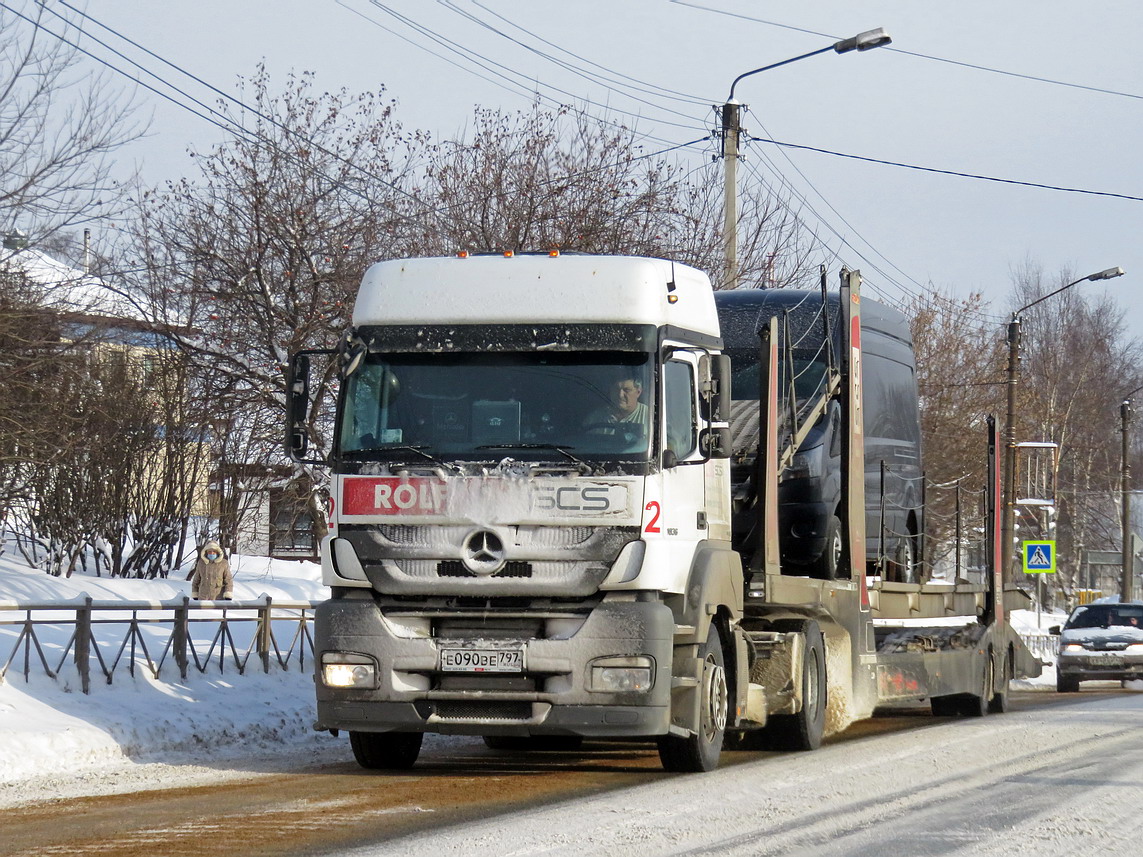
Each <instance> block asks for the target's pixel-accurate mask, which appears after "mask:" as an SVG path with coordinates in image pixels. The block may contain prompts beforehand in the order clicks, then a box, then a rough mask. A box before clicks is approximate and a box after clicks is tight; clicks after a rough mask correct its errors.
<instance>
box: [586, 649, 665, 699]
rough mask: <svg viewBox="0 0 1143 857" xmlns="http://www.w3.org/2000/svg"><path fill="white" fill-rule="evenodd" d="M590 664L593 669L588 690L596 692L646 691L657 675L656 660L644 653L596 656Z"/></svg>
mask: <svg viewBox="0 0 1143 857" xmlns="http://www.w3.org/2000/svg"><path fill="white" fill-rule="evenodd" d="M588 666H589V668H590V671H591V672H590V674H591V682H590V684H589V686H588V690H592V691H595V692H596V693H619V692H621V691H637V692H643V693H645V692H647V691H649V690H650V689H651V685H652V683H653V681H654V677H655V661H654V660H653V659H652V658H649V657H646V656H643V655H639V656H637V657H610V658H596V659H595V660H593V661H592V662H591V663H590V664H589V665H588Z"/></svg>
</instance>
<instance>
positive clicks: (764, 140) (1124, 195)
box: [750, 137, 1143, 202]
mask: <svg viewBox="0 0 1143 857" xmlns="http://www.w3.org/2000/svg"><path fill="white" fill-rule="evenodd" d="M750 140H751V141H752V142H755V143H771V144H773V145H775V146H780V147H782V148H784V149H801V150H802V151H805V152H817V153H818V154H822V155H833V156H834V157H838V158H848V159H850V160H853V161H864V162H866V163H870V164H881V165H883V166H887V167H900V168H902V169H906V170H918V171H920V172H926V173H936V174H938V175H944V176H956V177H958V178H965V179H976V180H978V181H986V182H997V183H999V184H1011V185H1019V186H1021V187H1033V188H1039V189H1041V190H1055V191H1060V192H1061V193H1079V194H1086V195H1088V196H1105V197H1110V198H1112V199H1126V200H1130V201H1132V202H1143V196H1133V195H1131V194H1127V193H1115V192H1112V191H1103V190H1089V189H1087V188H1078V187H1067V186H1064V185H1052V184H1045V183H1043V182H1031V181H1022V180H1019V179H1003V178H998V177H996V176H986V175H981V174H979V173H966V172H961V171H959V170H946V169H940V168H938V167H924V166H920V165H918V164H906V163H902V162H901V161H890V160H885V159H884V158H871V157H868V156H865V155H854V154H850V153H847V152H835V151H833V150H831V149H821V148H818V147H817V146H805V145H802V144H800V143H785V142H783V141H781V140H773V139H770V138H769V137H750Z"/></svg>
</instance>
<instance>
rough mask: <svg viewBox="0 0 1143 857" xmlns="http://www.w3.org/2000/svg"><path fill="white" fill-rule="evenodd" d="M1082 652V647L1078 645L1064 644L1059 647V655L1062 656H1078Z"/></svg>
mask: <svg viewBox="0 0 1143 857" xmlns="http://www.w3.org/2000/svg"><path fill="white" fill-rule="evenodd" d="M1082 651H1083V646H1081V645H1080V644H1079V643H1065V644H1064V645H1062V646H1060V653H1061V654H1063V653H1064V652H1067V653H1068V654H1073V655H1074V654H1078V653H1080V652H1082Z"/></svg>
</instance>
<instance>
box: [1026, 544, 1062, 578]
mask: <svg viewBox="0 0 1143 857" xmlns="http://www.w3.org/2000/svg"><path fill="white" fill-rule="evenodd" d="M1022 553H1023V556H1024V573H1025V574H1055V573H1056V543H1055V542H1054V541H1038V542H1024V550H1023V552H1022Z"/></svg>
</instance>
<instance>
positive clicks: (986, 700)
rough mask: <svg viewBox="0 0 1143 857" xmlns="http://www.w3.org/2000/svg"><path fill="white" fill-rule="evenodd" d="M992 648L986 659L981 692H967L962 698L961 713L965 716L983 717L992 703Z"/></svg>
mask: <svg viewBox="0 0 1143 857" xmlns="http://www.w3.org/2000/svg"><path fill="white" fill-rule="evenodd" d="M993 677H994V672H993V664H992V650H991V649H989V651H988V655H987V656H986V657H985V660H984V677H983V679H982V680H981V686H980V693H966V694H964V695H963V696H961V698H960V713H961V714H963V715H964V716H965V717H983V716H984V715H986V714H987V713H988V712H989V710H990V705H991V703H992V685H993Z"/></svg>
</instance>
